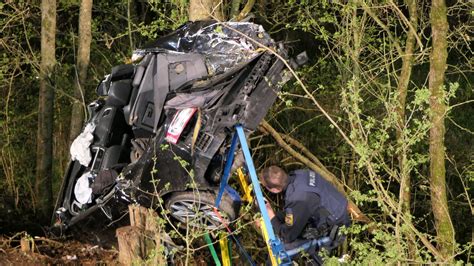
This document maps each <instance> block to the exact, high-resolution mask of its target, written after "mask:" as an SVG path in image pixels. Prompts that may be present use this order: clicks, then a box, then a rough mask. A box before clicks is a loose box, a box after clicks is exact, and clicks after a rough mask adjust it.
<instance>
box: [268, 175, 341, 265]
mask: <svg viewBox="0 0 474 266" xmlns="http://www.w3.org/2000/svg"><path fill="white" fill-rule="evenodd" d="M260 182H261V183H262V185H263V186H264V187H265V188H266V189H267V190H268V191H270V192H271V193H281V192H283V191H285V208H284V210H283V211H281V212H278V213H275V212H274V211H273V209H272V207H271V206H270V205H269V204H266V208H267V211H268V215H269V218H270V219H271V223H272V226H273V229H274V231H275V233H276V234H277V235H278V236H279V237H280V239H281V240H282V241H283V243H284V244H285V248H286V249H287V250H288V249H291V248H296V247H297V246H298V245H300V244H302V243H304V242H307V241H308V239H315V238H319V237H323V236H329V237H330V238H331V240H332V243H331V244H330V245H329V246H327V247H326V248H327V249H329V250H331V249H333V248H335V247H336V246H337V245H339V244H340V243H342V241H343V238H341V236H340V235H339V236H338V234H337V230H338V229H339V227H340V226H349V225H350V218H349V214H348V213H347V199H346V198H345V197H344V196H343V195H342V194H341V193H340V192H339V191H338V190H337V189H336V188H335V187H334V186H333V185H332V184H331V183H329V182H328V181H326V180H325V179H323V178H322V177H321V176H320V175H319V174H318V173H316V172H314V171H311V170H308V169H302V170H296V171H293V172H290V173H289V174H287V173H286V172H285V171H284V170H283V169H281V168H280V167H278V166H270V167H268V168H265V169H264V170H263V171H262V172H261V174H260ZM309 253H310V254H311V252H309ZM315 259H316V258H315ZM317 260H320V259H317Z"/></svg>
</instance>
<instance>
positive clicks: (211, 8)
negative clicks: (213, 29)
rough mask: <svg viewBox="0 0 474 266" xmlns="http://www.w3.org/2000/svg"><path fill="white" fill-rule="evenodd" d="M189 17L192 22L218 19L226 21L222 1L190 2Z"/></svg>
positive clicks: (204, 0)
mask: <svg viewBox="0 0 474 266" xmlns="http://www.w3.org/2000/svg"><path fill="white" fill-rule="evenodd" d="M188 15H189V20H190V21H198V20H210V19H216V20H219V21H223V20H224V13H223V2H222V1H221V0H190V1H189V9H188Z"/></svg>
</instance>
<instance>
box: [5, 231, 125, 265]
mask: <svg viewBox="0 0 474 266" xmlns="http://www.w3.org/2000/svg"><path fill="white" fill-rule="evenodd" d="M22 237H25V234H23V233H22V234H17V235H15V236H11V237H6V236H0V265H48V264H49V265H51V264H54V265H58V264H59V265H97V264H106V265H117V264H118V260H117V259H118V251H117V249H116V248H115V247H113V246H112V247H110V248H104V247H101V246H99V245H94V244H93V243H92V244H91V243H84V242H79V241H77V240H52V239H48V238H44V237H36V238H35V237H31V236H28V237H26V238H24V239H25V241H24V243H23V247H24V248H23V250H22V246H21V245H20V239H21V238H22ZM25 244H26V245H25ZM25 247H29V248H25ZM28 249H31V251H26V252H25V251H24V250H28Z"/></svg>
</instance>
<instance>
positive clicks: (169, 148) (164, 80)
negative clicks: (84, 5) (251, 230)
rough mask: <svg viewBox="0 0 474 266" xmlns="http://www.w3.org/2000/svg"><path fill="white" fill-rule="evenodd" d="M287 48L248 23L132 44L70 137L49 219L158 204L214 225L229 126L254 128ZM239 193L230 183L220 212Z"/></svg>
mask: <svg viewBox="0 0 474 266" xmlns="http://www.w3.org/2000/svg"><path fill="white" fill-rule="evenodd" d="M262 45H263V46H267V47H270V48H271V49H273V50H275V51H277V52H278V54H280V55H281V56H283V57H284V58H285V59H286V52H285V50H284V49H283V48H282V46H281V45H278V44H277V43H275V42H274V41H273V40H272V39H271V38H270V36H269V35H268V34H267V33H266V32H265V31H264V30H263V28H262V27H261V26H259V25H256V24H253V23H246V22H244V23H237V22H228V23H217V22H213V21H208V22H194V23H188V24H186V25H184V26H183V27H181V28H179V29H178V30H176V31H175V32H173V33H171V34H170V35H167V36H165V37H162V38H160V39H158V40H157V41H156V42H155V43H153V44H151V45H150V46H148V47H147V48H144V49H140V50H137V51H136V52H135V53H134V58H133V59H134V60H135V62H136V63H134V64H128V65H120V66H116V67H114V68H113V69H112V71H111V74H110V75H108V76H106V78H105V79H104V80H103V81H102V82H101V83H100V84H99V86H98V89H97V91H98V94H99V95H101V96H103V97H105V98H104V99H99V100H96V101H94V102H92V103H91V104H89V106H88V109H89V114H90V119H89V120H88V121H87V123H86V125H85V127H84V131H83V132H82V134H81V135H80V136H79V137H78V138H77V139H76V141H75V143H73V145H72V146H71V156H72V160H71V162H70V164H69V166H68V169H67V171H66V174H65V177H64V182H63V186H62V189H61V191H60V195H59V197H58V203H57V206H56V212H55V215H54V218H55V220H56V225H58V226H62V227H69V226H72V225H73V224H75V223H77V222H78V221H80V220H82V219H84V218H85V217H87V216H89V215H91V214H92V213H94V212H96V211H97V210H99V209H100V210H102V212H103V213H104V214H105V215H106V216H107V217H108V218H110V219H113V218H114V210H116V209H118V207H117V206H118V205H120V204H121V205H124V206H126V205H127V204H130V203H139V204H142V205H145V206H147V207H153V208H157V206H158V205H160V204H161V205H162V207H163V208H164V209H167V210H169V212H170V214H171V216H172V217H173V219H175V220H176V221H177V222H179V223H180V224H186V223H187V224H188V225H192V226H201V227H207V228H214V227H217V226H219V224H220V223H221V222H222V220H221V219H222V218H221V217H220V216H217V215H215V213H213V212H211V211H210V210H211V207H212V205H213V204H214V199H215V195H216V194H217V193H216V192H217V189H218V187H219V182H220V179H221V175H222V172H223V168H224V164H225V158H226V152H227V149H228V147H229V145H230V141H231V138H232V135H233V133H234V127H235V125H237V124H240V125H242V126H243V128H244V129H245V130H246V132H251V131H253V130H255V129H256V127H257V126H258V124H259V123H260V122H261V120H262V119H263V117H264V116H265V115H266V113H267V112H268V110H269V108H270V107H271V105H272V104H273V103H274V101H275V99H276V97H277V93H278V92H279V90H280V88H281V87H282V85H283V84H284V83H285V78H284V76H285V75H284V74H283V73H284V69H285V65H284V62H282V61H281V60H280V59H278V58H277V56H275V55H274V54H272V53H271V52H269V51H267V50H265V49H263V48H262ZM239 206H240V199H239V196H238V194H237V193H236V192H235V191H234V190H233V189H231V188H230V187H228V188H226V193H225V194H224V198H223V200H222V203H221V205H220V206H219V210H220V211H221V212H222V213H223V214H224V217H225V218H226V219H227V220H233V219H235V218H236V216H237V214H238V209H239Z"/></svg>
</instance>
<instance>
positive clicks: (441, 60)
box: [429, 0, 455, 262]
mask: <svg viewBox="0 0 474 266" xmlns="http://www.w3.org/2000/svg"><path fill="white" fill-rule="evenodd" d="M430 20H431V34H432V36H433V44H432V49H431V56H430V73H429V90H430V111H431V118H430V120H431V123H432V126H431V129H430V180H431V182H430V191H431V206H432V210H433V215H434V219H435V226H436V231H437V244H438V247H439V250H440V253H441V255H442V258H437V259H438V260H442V261H443V262H448V261H452V259H453V256H454V244H455V240H454V234H455V232H454V228H453V226H452V222H451V217H450V215H449V208H448V199H447V193H446V169H445V151H444V149H445V146H444V134H445V125H444V118H445V113H446V104H445V101H444V88H443V85H444V78H445V70H446V67H447V63H446V60H447V57H448V50H447V35H448V28H449V25H448V21H447V14H446V3H445V1H444V0H433V1H432V6H431V12H430Z"/></svg>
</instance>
